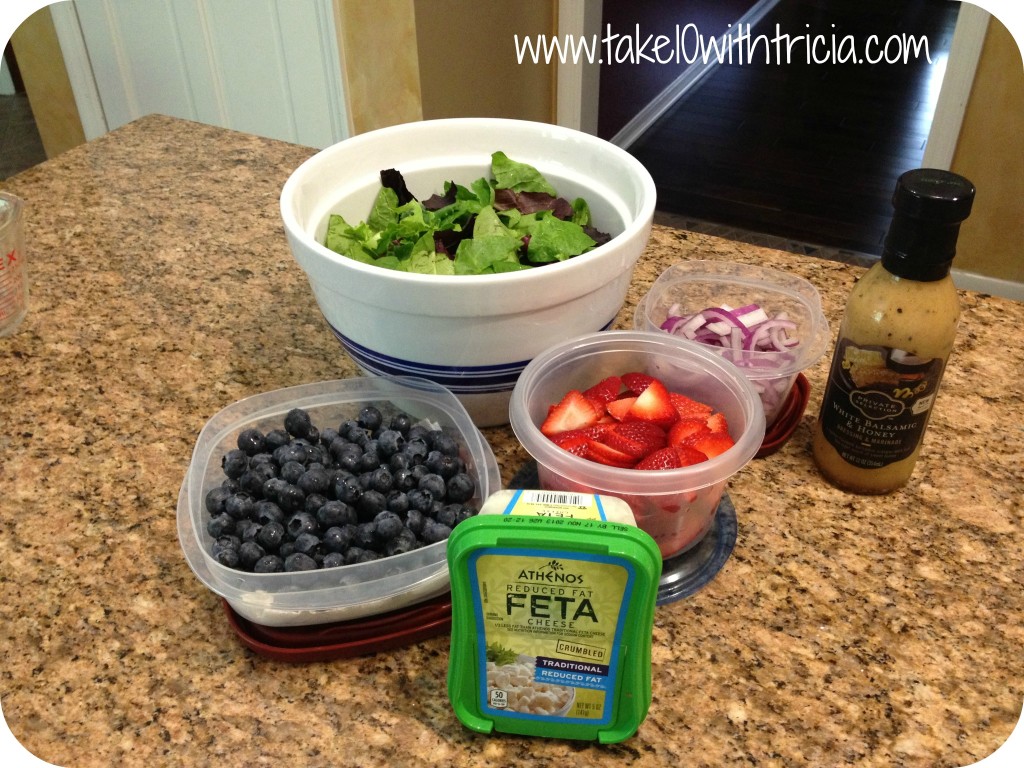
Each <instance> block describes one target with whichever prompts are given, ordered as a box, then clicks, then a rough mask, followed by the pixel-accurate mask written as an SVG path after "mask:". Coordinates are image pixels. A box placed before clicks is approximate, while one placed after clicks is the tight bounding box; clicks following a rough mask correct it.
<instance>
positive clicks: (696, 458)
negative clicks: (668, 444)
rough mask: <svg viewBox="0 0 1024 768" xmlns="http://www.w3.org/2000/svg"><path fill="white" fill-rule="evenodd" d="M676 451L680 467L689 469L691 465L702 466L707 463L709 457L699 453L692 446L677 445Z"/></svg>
mask: <svg viewBox="0 0 1024 768" xmlns="http://www.w3.org/2000/svg"><path fill="white" fill-rule="evenodd" d="M674 447H675V451H676V457H677V458H678V459H679V466H681V467H688V466H690V465H691V464H700V463H701V462H702V461H707V460H708V457H707V456H706V455H705V454H703V453H701V452H700V451H698V450H697V449H696V448H694V447H693V446H690V445H677V446H674Z"/></svg>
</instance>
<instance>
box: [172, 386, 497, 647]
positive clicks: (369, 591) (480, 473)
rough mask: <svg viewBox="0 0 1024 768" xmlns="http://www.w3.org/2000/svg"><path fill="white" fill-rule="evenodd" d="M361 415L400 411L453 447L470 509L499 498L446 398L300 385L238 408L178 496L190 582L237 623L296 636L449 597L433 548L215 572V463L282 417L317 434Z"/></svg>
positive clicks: (218, 567)
mask: <svg viewBox="0 0 1024 768" xmlns="http://www.w3.org/2000/svg"><path fill="white" fill-rule="evenodd" d="M368 405H375V406H377V407H378V408H380V409H381V411H382V412H383V413H384V414H385V418H387V417H388V416H389V415H390V414H393V413H395V412H397V411H405V412H406V413H408V414H409V415H410V416H411V417H412V418H413V420H414V421H426V422H428V423H429V424H431V425H432V426H434V427H439V428H441V429H443V430H445V431H446V432H448V433H449V434H450V435H451V436H452V437H453V438H455V440H456V441H457V442H458V443H459V446H460V448H461V452H462V458H463V459H464V461H465V462H466V467H467V471H468V472H469V473H470V474H471V475H472V477H473V479H474V480H475V482H476V496H475V497H474V498H473V500H472V502H471V503H473V504H475V505H476V506H477V508H479V507H480V506H481V505H482V504H483V501H484V500H485V499H486V498H487V497H488V496H490V495H491V494H492V493H494V492H496V491H498V490H500V486H501V476H500V473H499V470H498V464H497V461H496V460H495V458H494V453H493V451H492V450H491V447H490V445H488V443H487V441H486V440H485V439H484V437H483V435H482V434H481V433H480V431H479V430H478V429H477V428H476V427H475V426H474V424H473V421H472V419H471V418H470V416H469V414H468V413H467V412H466V409H465V408H464V407H463V406H462V404H461V403H460V402H459V401H458V399H457V398H456V397H455V396H454V395H453V394H452V393H451V392H450V391H448V390H447V389H445V388H444V387H441V386H439V385H438V384H435V383H433V382H430V381H427V380H425V379H419V378H415V377H394V378H386V377H376V376H375V377H363V378H352V379H341V380H335V381H325V382H319V383H315V384H303V385H300V386H296V387H289V388H287V389H279V390H276V391H273V392H267V393H264V394H259V395H253V396H251V397H247V398H245V399H243V400H239V401H237V402H235V403H233V404H231V405H229V406H227V407H226V408H224V409H223V410H222V411H220V412H219V413H217V414H216V415H215V416H213V418H211V419H210V420H209V421H208V422H207V423H206V425H205V426H204V427H203V429H202V431H201V432H200V434H199V438H198V440H197V441H196V445H195V449H194V450H193V453H192V461H191V464H190V465H189V468H188V472H187V474H186V476H185V479H184V482H183V483H182V485H181V491H180V493H179V495H178V538H179V540H180V543H181V548H182V550H183V551H184V553H185V560H186V561H187V562H188V564H189V567H191V569H192V570H193V572H195V574H196V576H197V577H198V578H199V580H200V581H201V582H202V583H203V584H204V585H206V586H207V587H208V588H209V589H210V590H211V591H212V592H214V593H215V594H217V595H219V596H220V597H222V598H224V600H225V601H226V602H227V603H228V605H229V606H230V607H231V608H232V609H233V610H234V611H235V612H236V613H237V614H238V615H239V616H241V617H242V618H244V619H247V620H248V621H250V622H253V623H255V624H258V625H261V626H265V627H301V626H310V625H319V624H327V623H333V622H344V621H351V620H355V619H361V618H363V617H367V616H377V615H380V614H385V613H391V612H394V611H398V610H401V609H403V608H407V607H409V606H414V605H417V604H420V603H423V602H425V601H428V600H431V599H433V598H436V597H438V596H439V595H443V594H445V593H446V592H448V591H449V589H450V582H449V578H448V565H447V561H446V557H445V552H446V545H447V542H444V541H441V542H437V543H435V544H430V545H428V546H425V547H421V548H420V549H416V550H413V551H412V552H407V553H404V554H401V555H393V556H391V557H385V558H381V559H380V560H375V561H373V562H369V563H359V564H356V565H344V566H338V567H335V568H324V569H319V570H315V571H302V572H297V573H267V574H258V573H248V572H246V571H242V570H237V569H234V568H229V567H227V566H224V565H222V564H221V563H219V562H217V561H216V560H215V559H214V558H213V555H212V554H211V548H212V545H213V537H212V536H210V534H209V533H208V532H207V530H206V522H207V518H208V514H207V512H206V508H205V497H206V494H207V492H208V491H209V490H210V489H212V488H214V487H216V486H218V485H220V484H221V483H222V482H223V480H224V474H223V471H222V469H221V458H222V457H223V456H224V454H225V453H227V451H229V450H231V449H232V448H235V447H237V443H236V441H237V439H238V434H239V433H240V432H241V431H242V430H244V429H248V428H256V429H260V430H261V431H264V432H267V431H269V430H271V429H279V428H281V427H282V425H283V423H284V417H285V414H286V413H287V412H288V411H289V410H291V409H292V408H303V409H305V410H306V411H308V412H309V414H310V417H311V418H312V421H313V424H314V425H316V426H318V427H321V428H323V427H326V426H333V427H335V428H336V427H337V426H338V425H339V424H340V423H341V422H342V421H344V420H346V419H349V418H356V416H357V415H358V414H359V411H360V410H362V409H363V408H364V407H366V406H368Z"/></svg>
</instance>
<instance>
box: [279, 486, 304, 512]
mask: <svg viewBox="0 0 1024 768" xmlns="http://www.w3.org/2000/svg"><path fill="white" fill-rule="evenodd" d="M277 504H278V506H279V507H281V509H283V510H284V512H285V513H286V514H287V513H288V512H298V511H299V510H300V509H305V507H306V494H304V493H303V492H302V489H301V488H299V486H297V485H290V484H287V483H286V484H285V485H284V487H282V488H281V489H280V491H278V494H277Z"/></svg>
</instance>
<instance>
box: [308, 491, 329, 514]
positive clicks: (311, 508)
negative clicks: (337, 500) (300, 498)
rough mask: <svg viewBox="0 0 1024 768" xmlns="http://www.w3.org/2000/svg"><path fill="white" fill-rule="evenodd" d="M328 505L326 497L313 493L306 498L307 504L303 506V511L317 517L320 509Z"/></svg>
mask: <svg viewBox="0 0 1024 768" xmlns="http://www.w3.org/2000/svg"><path fill="white" fill-rule="evenodd" d="M326 503H327V497H326V496H322V495H320V494H319V493H311V494H309V495H308V496H307V497H306V503H305V505H304V506H303V509H304V510H305V511H306V512H309V514H311V515H316V513H317V512H318V511H319V510H320V507H322V506H323V505H324V504H326Z"/></svg>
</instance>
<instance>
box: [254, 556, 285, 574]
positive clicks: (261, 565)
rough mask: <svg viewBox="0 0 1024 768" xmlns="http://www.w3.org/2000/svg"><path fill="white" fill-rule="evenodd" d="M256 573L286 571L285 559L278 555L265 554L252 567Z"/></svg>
mask: <svg viewBox="0 0 1024 768" xmlns="http://www.w3.org/2000/svg"><path fill="white" fill-rule="evenodd" d="M252 570H253V572H254V573H281V572H282V571H284V560H282V559H281V557H280V556H278V555H264V556H263V557H261V558H260V559H259V560H257V561H256V564H255V565H254V566H253V567H252Z"/></svg>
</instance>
